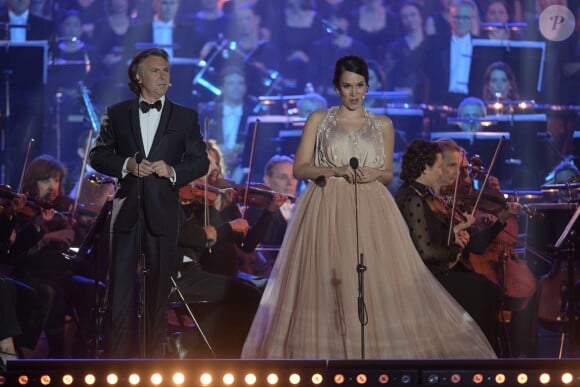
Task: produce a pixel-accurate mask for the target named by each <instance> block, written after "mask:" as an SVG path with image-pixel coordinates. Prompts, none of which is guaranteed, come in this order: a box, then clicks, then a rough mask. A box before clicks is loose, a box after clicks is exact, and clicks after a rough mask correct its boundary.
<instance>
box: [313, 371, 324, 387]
mask: <svg viewBox="0 0 580 387" xmlns="http://www.w3.org/2000/svg"><path fill="white" fill-rule="evenodd" d="M310 380H312V384H315V385H317V384H322V382H323V381H324V377H323V376H322V374H319V373H315V374H314V375H312V378H310Z"/></svg>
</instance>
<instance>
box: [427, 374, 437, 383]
mask: <svg viewBox="0 0 580 387" xmlns="http://www.w3.org/2000/svg"><path fill="white" fill-rule="evenodd" d="M427 383H428V384H438V383H439V376H438V375H436V374H431V375H429V376H427Z"/></svg>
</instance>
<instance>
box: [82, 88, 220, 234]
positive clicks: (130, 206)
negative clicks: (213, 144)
mask: <svg viewBox="0 0 580 387" xmlns="http://www.w3.org/2000/svg"><path fill="white" fill-rule="evenodd" d="M136 152H140V153H141V154H142V155H145V149H144V147H143V140H142V136H141V128H140V124H139V101H138V99H134V100H129V101H124V102H121V103H119V104H116V105H113V106H111V107H109V108H108V109H107V114H106V116H105V118H104V119H103V123H102V124H101V130H100V133H99V136H98V137H97V140H96V143H95V146H94V148H93V149H91V152H90V161H91V166H92V167H93V168H94V169H95V170H97V171H99V172H101V173H104V174H106V175H109V176H112V177H116V178H118V179H119V182H118V187H117V190H116V192H115V199H114V202H113V212H112V217H111V225H112V230H113V231H120V232H127V231H130V230H131V229H133V228H134V227H135V226H136V225H137V221H138V216H139V215H138V214H139V211H138V203H137V201H138V198H137V192H138V187H139V184H141V185H142V192H143V194H142V197H141V200H142V204H143V208H144V212H143V213H144V215H145V222H146V224H147V226H148V228H149V230H151V232H152V233H153V234H155V235H164V236H172V235H175V236H177V232H178V211H179V188H180V187H182V186H184V185H186V184H187V183H189V182H191V181H192V180H195V179H197V178H199V177H201V176H203V175H204V174H205V173H206V172H207V170H208V168H209V159H208V157H207V152H206V145H205V143H204V141H203V140H202V137H201V133H200V130H199V123H198V116H197V112H195V111H193V110H191V109H188V108H185V107H183V106H180V105H178V104H175V103H173V102H171V101H169V99H167V98H166V99H165V103H164V105H163V109H162V113H161V119H160V122H159V126H158V128H157V132H156V134H155V138H154V139H153V144H152V145H151V150H150V151H149V154H148V155H147V156H146V159H147V160H149V161H157V160H164V161H165V162H166V163H167V164H169V165H171V166H172V167H173V168H174V169H175V173H176V182H175V185H174V184H172V183H171V182H170V180H169V179H167V178H162V177H159V176H157V175H154V174H153V175H150V176H147V177H144V178H142V179H141V180H140V181H139V179H138V178H137V177H135V176H133V175H131V174H127V175H126V176H125V177H124V178H123V177H122V169H123V164H124V163H125V160H126V159H127V157H132V156H134V155H135V153H136Z"/></svg>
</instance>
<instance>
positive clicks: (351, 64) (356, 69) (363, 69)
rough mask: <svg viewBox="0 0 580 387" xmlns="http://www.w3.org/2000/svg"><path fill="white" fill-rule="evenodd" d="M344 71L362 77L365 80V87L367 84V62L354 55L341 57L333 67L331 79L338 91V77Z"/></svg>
mask: <svg viewBox="0 0 580 387" xmlns="http://www.w3.org/2000/svg"><path fill="white" fill-rule="evenodd" d="M345 71H350V72H351V73H355V74H358V75H362V76H363V77H364V78H365V82H366V83H367V85H368V84H369V67H368V65H367V62H365V60H364V59H362V58H361V57H358V56H355V55H348V56H343V57H342V58H340V59H339V60H337V61H336V65H335V66H334V76H333V78H332V84H333V85H334V87H335V88H337V89H338V86H339V85H340V76H341V75H342V73H344V72H345Z"/></svg>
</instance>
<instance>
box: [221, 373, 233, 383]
mask: <svg viewBox="0 0 580 387" xmlns="http://www.w3.org/2000/svg"><path fill="white" fill-rule="evenodd" d="M222 380H223V382H224V384H225V385H226V386H229V385H232V384H234V382H235V381H236V378H234V374H232V373H227V374H225V375H224V377H223V378H222Z"/></svg>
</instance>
